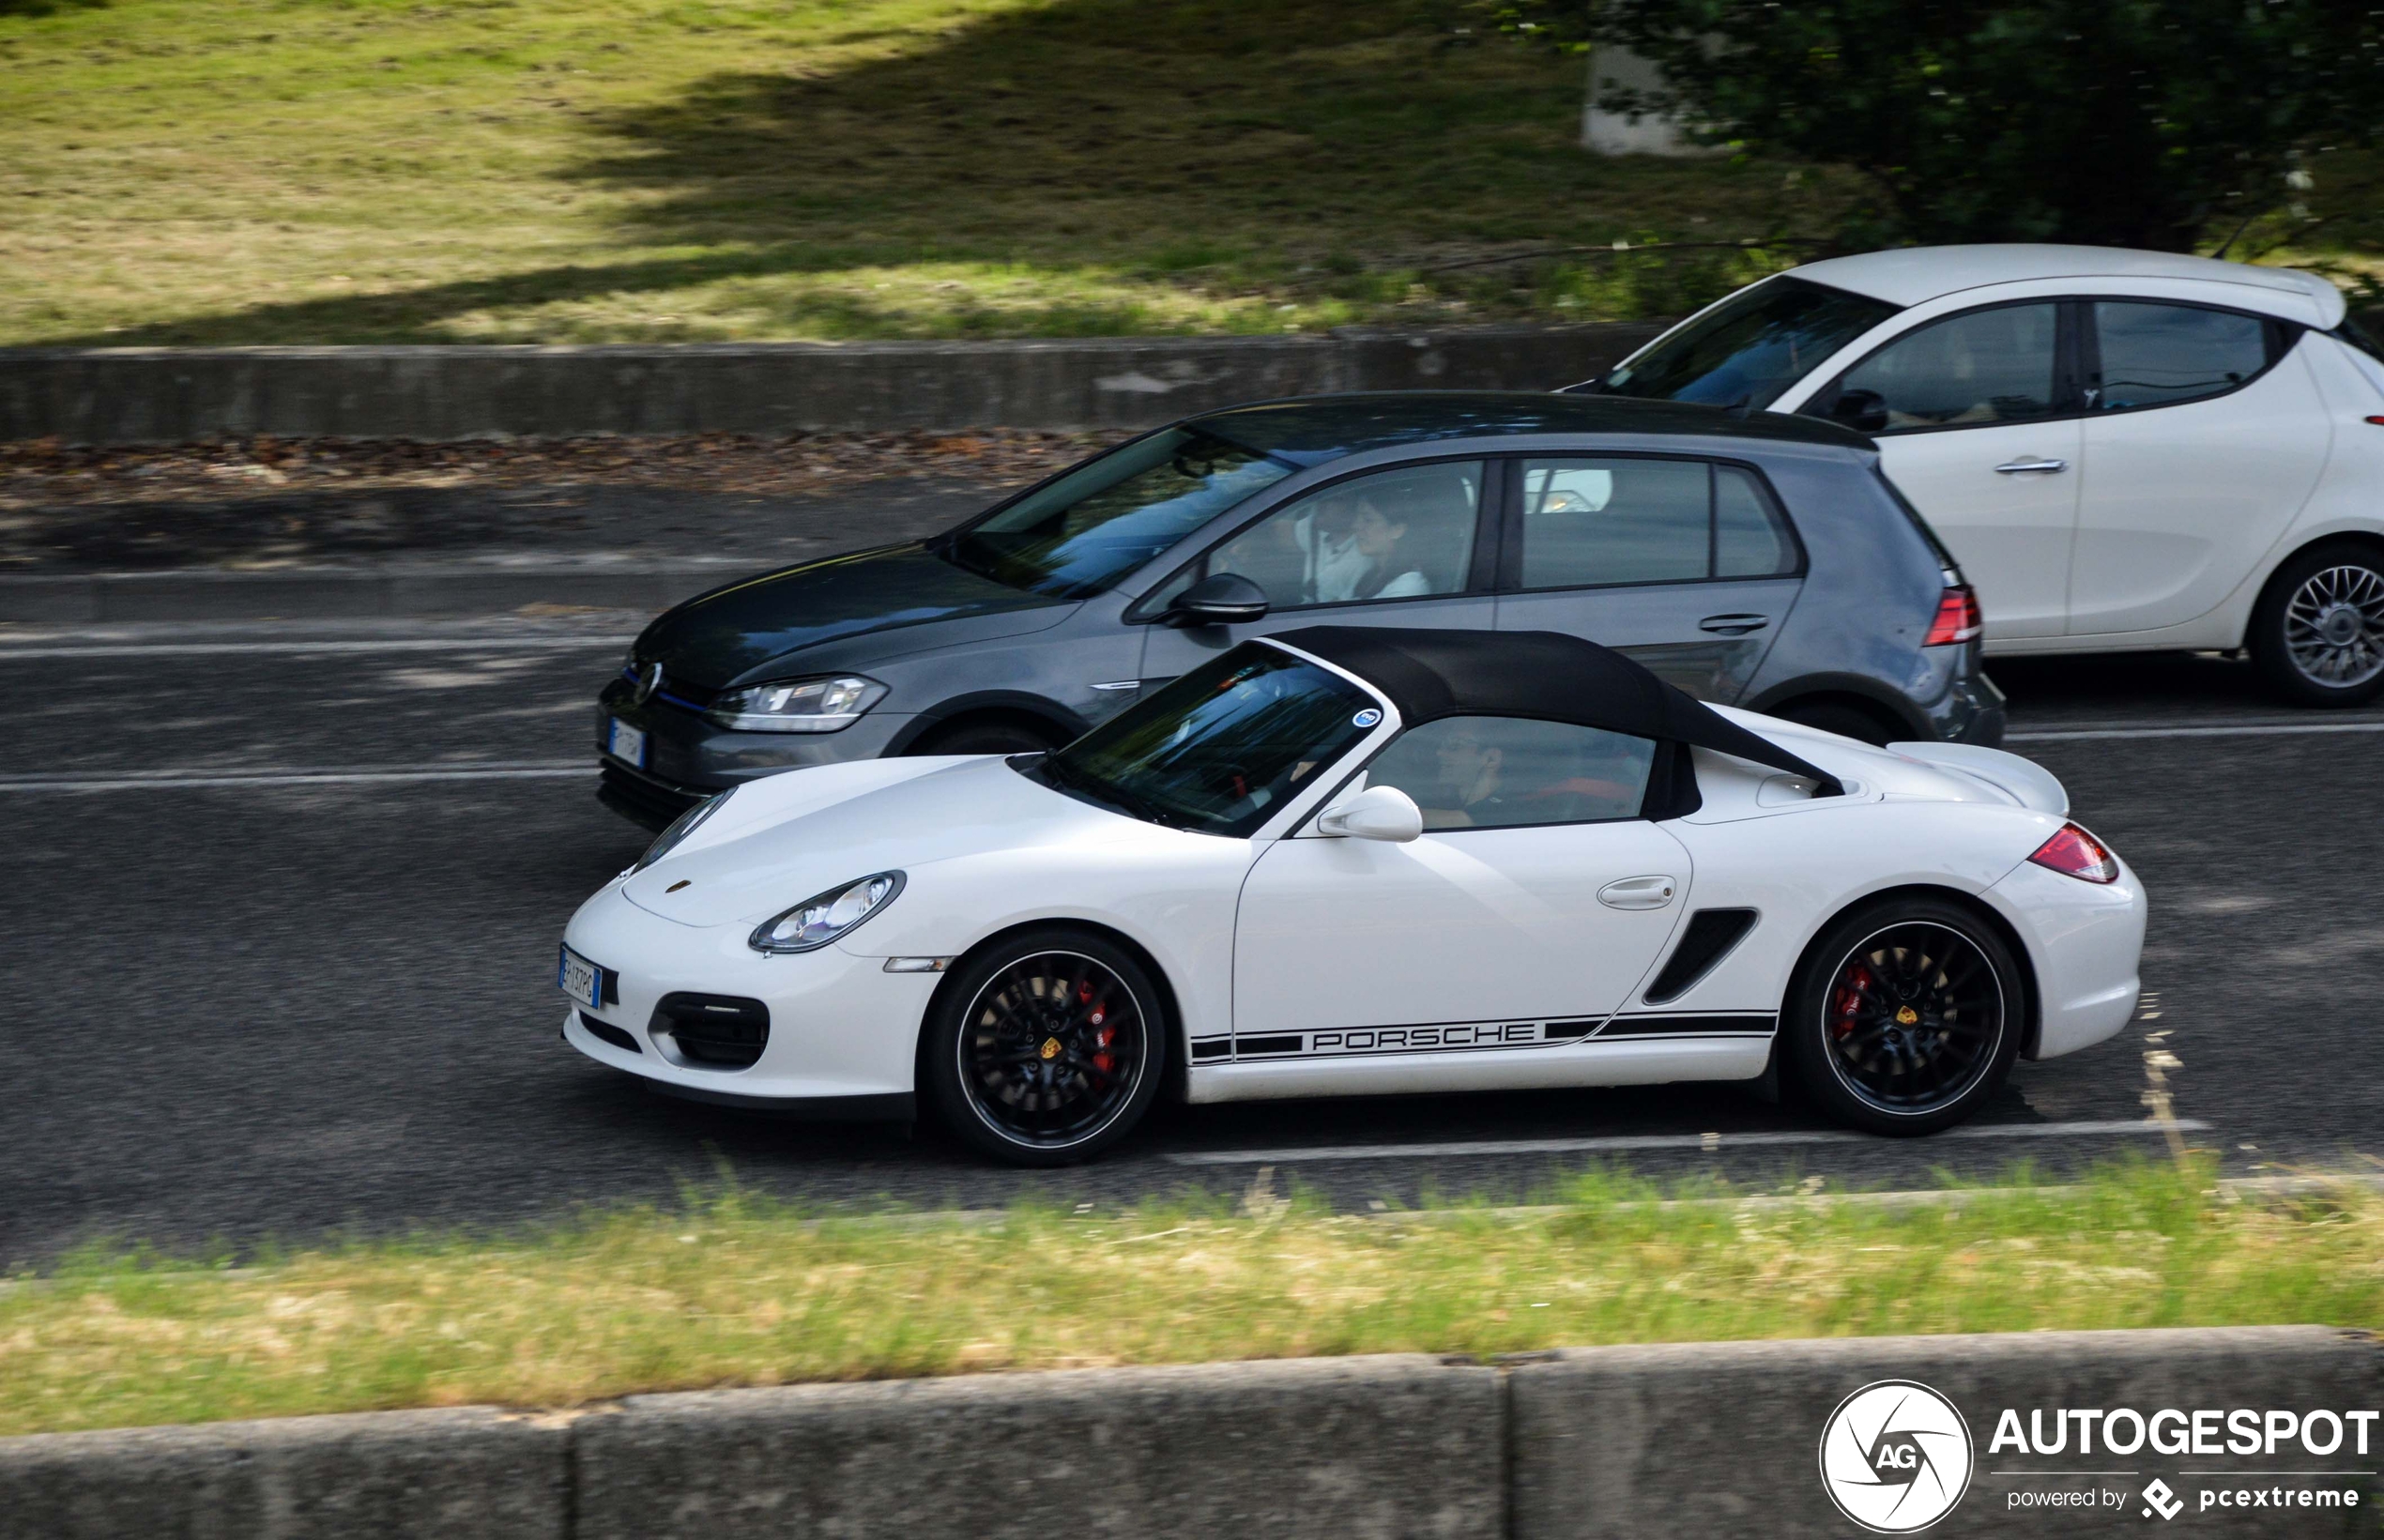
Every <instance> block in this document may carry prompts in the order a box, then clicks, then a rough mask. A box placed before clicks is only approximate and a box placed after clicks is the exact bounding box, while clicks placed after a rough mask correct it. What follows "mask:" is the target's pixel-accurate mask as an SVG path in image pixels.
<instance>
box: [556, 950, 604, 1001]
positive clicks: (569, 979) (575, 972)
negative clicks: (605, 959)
mask: <svg viewBox="0 0 2384 1540" xmlns="http://www.w3.org/2000/svg"><path fill="white" fill-rule="evenodd" d="M555 982H556V983H558V984H560V985H561V986H562V990H563V993H564V994H566V995H569V996H570V997H571V998H572V999H574V1000H577V1001H578V1002H579V1003H580V1004H581V1005H583V1006H585V1007H587V1008H588V1010H590V1011H593V1010H595V1009H596V1008H597V1007H599V1006H601V1005H603V1004H604V969H603V968H598V967H597V966H596V965H595V964H594V963H591V962H589V961H588V959H587V958H585V957H583V956H581V955H580V954H579V953H576V952H573V950H572V949H571V948H569V947H565V948H563V960H562V962H561V964H560V966H558V968H557V969H556V971H555Z"/></svg>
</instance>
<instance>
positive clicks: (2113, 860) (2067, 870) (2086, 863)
mask: <svg viewBox="0 0 2384 1540" xmlns="http://www.w3.org/2000/svg"><path fill="white" fill-rule="evenodd" d="M2028 859H2029V860H2030V861H2035V862H2036V863H2037V864H2038V865H2040V866H2042V867H2045V868H2047V869H2048V870H2051V871H2055V872H2058V873H2060V874H2061V875H2062V876H2063V877H2076V878H2077V879H2078V880H2079V881H2080V882H2117V881H2118V880H2119V858H2118V857H2117V856H2115V855H2113V854H2112V853H2111V852H2110V850H2109V849H2108V848H2106V847H2105V846H2103V843H2102V842H2101V840H2099V839H2096V838H2095V837H2094V836H2093V835H2092V834H2089V833H2087V832H2086V831H2085V830H2083V829H2081V828H2079V827H2078V826H2077V825H2076V824H2073V823H2065V824H2063V825H2062V826H2061V831H2060V832H2059V833H2057V834H2055V835H2054V836H2053V838H2051V839H2049V840H2047V841H2045V842H2044V843H2043V844H2042V845H2040V846H2037V853H2036V854H2035V855H2033V856H2030V857H2029V858H2028Z"/></svg>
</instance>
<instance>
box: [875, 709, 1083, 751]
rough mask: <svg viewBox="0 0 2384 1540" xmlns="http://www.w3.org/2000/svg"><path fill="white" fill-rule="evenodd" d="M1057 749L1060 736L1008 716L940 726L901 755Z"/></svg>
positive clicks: (923, 735)
mask: <svg viewBox="0 0 2384 1540" xmlns="http://www.w3.org/2000/svg"><path fill="white" fill-rule="evenodd" d="M1059 746H1060V745H1059V735H1058V734H1056V733H1050V732H1045V731H1043V730H1041V729H1038V728H1036V727H1033V726H1031V725H1029V724H1026V723H1024V722H1020V721H1017V720H1016V719H1015V718H1011V717H981V718H979V719H978V720H976V721H974V722H956V723H954V724H952V725H951V726H949V727H939V728H936V729H934V730H932V731H930V732H927V733H925V734H922V735H921V737H920V739H919V741H917V742H916V743H913V744H911V745H910V747H909V748H907V749H905V750H903V751H902V752H903V753H904V754H905V755H928V754H1040V753H1042V752H1043V751H1045V750H1047V749H1056V748H1058V747H1059Z"/></svg>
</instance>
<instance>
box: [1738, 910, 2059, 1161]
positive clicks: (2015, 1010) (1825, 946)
mask: <svg viewBox="0 0 2384 1540" xmlns="http://www.w3.org/2000/svg"><path fill="white" fill-rule="evenodd" d="M2024 1019H2025V995H2024V992H2023V986H2022V983H2021V977H2020V969H2019V966H2018V964H2017V963H2016V962H2015V961H2014V960H2013V958H2012V955H2011V952H2010V948H2009V947H2008V946H2006V945H2005V944H2004V942H2003V940H2002V939H2001V938H1999V937H1998V936H1997V935H1996V934H1995V933H1994V931H1993V930H1992V929H1990V928H1989V927H1988V926H1987V925H1986V924H1985V923H1983V922H1981V921H1980V920H1979V918H1978V917H1976V916H1975V915H1972V914H1971V913H1969V912H1968V911H1966V910H1964V908H1962V907H1960V906H1958V905H1954V904H1951V903H1947V902H1943V901H1939V900H1935V899H1927V898H1914V899H1891V900H1888V901H1887V902H1885V903H1881V904H1875V905H1871V906H1867V907H1865V908H1863V909H1861V910H1859V911H1857V912H1856V913H1855V914H1852V915H1849V916H1847V917H1846V918H1845V919H1844V920H1842V921H1841V922H1839V923H1838V924H1836V925H1834V926H1832V927H1831V928H1830V930H1829V933H1828V934H1827V935H1826V936H1825V937H1824V938H1823V939H1822V941H1821V942H1820V943H1818V944H1816V945H1815V947H1814V948H1813V950H1812V952H1811V953H1809V954H1808V955H1807V959H1806V964H1805V967H1804V968H1803V970H1802V971H1801V972H1800V974H1799V975H1798V978H1797V982H1796V987H1795V988H1794V990H1793V991H1792V992H1791V995H1790V1000H1789V1010H1788V1013H1787V1014H1786V1016H1785V1017H1784V1019H1783V1021H1782V1023H1781V1029H1782V1030H1783V1031H1784V1032H1785V1033H1786V1034H1787V1037H1786V1039H1785V1043H1784V1046H1785V1048H1786V1050H1787V1054H1788V1058H1789V1060H1790V1062H1791V1063H1793V1064H1794V1065H1795V1066H1796V1071H1797V1075H1798V1078H1799V1079H1800V1080H1801V1081H1802V1082H1803V1083H1804V1085H1805V1087H1806V1089H1807V1090H1810V1091H1811V1092H1812V1094H1813V1095H1814V1097H1815V1098H1816V1099H1817V1100H1819V1101H1820V1102H1821V1103H1822V1104H1823V1105H1825V1106H1826V1107H1828V1108H1829V1110H1830V1111H1831V1112H1833V1113H1835V1114H1836V1115H1837V1116H1838V1117H1839V1118H1840V1119H1841V1121H1845V1122H1848V1123H1851V1124H1853V1125H1854V1126H1856V1127H1857V1128H1861V1129H1866V1130H1868V1131H1870V1132H1872V1133H1875V1134H1931V1133H1934V1132H1936V1131H1937V1130H1939V1129H1942V1128H1946V1127H1948V1126H1950V1125H1952V1124H1953V1123H1956V1122H1959V1121H1962V1120H1963V1119H1964V1118H1967V1117H1968V1116H1970V1114H1971V1113H1972V1112H1973V1111H1975V1110H1977V1108H1978V1106H1979V1104H1980V1103H1982V1102H1984V1101H1985V1100H1986V1099H1987V1098H1988V1097H1990V1096H1992V1095H1994V1092H1995V1090H1997V1089H1999V1088H2000V1087H2001V1086H2002V1084H2003V1081H2004V1078H2005V1076H2007V1075H2009V1074H2010V1071H2011V1064H2012V1060H2014V1059H2016V1058H2017V1057H2018V1055H2019V1048H2020V1034H2021V1030H2022V1027H2023V1024H2024Z"/></svg>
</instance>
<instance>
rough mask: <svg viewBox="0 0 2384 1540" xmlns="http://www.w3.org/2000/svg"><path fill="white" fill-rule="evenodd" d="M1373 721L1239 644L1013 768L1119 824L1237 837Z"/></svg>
mask: <svg viewBox="0 0 2384 1540" xmlns="http://www.w3.org/2000/svg"><path fill="white" fill-rule="evenodd" d="M1382 720H1383V717H1382V711H1381V709H1380V708H1378V707H1377V706H1376V705H1375V703H1374V701H1373V699H1372V698H1371V697H1369V696H1368V694H1366V692H1365V691H1363V690H1360V689H1359V688H1358V687H1357V686H1356V685H1353V684H1352V683H1350V682H1349V681H1348V680H1347V679H1342V678H1341V677H1340V676H1338V675H1337V674H1334V673H1332V672H1330V671H1329V670H1326V669H1323V668H1320V667H1318V666H1317V665H1316V664H1314V663H1307V662H1304V661H1302V660H1301V659H1298V658H1294V657H1292V656H1291V654H1289V653H1286V652H1279V651H1277V650H1276V649H1275V648H1268V647H1259V646H1255V645H1251V644H1246V643H1245V645H1243V646H1241V647H1238V648H1234V649H1233V650H1232V651H1230V652H1228V653H1226V654H1225V655H1224V656H1223V657H1220V658H1217V659H1215V660H1214V661H1212V662H1210V663H1203V664H1201V665H1200V667H1198V668H1196V669H1193V670H1192V671H1191V672H1190V673H1188V674H1183V675H1179V676H1177V678H1176V679H1174V680H1173V681H1171V682H1170V683H1169V685H1168V686H1167V688H1165V689H1163V690H1161V691H1160V692H1159V693H1158V694H1154V695H1153V696H1152V697H1151V698H1150V699H1149V700H1146V701H1142V702H1139V703H1138V704H1137V705H1134V706H1130V707H1128V708H1127V709H1125V710H1123V711H1122V712H1120V713H1119V714H1118V715H1116V716H1114V717H1111V718H1110V719H1109V720H1108V722H1105V723H1103V724H1101V725H1100V726H1098V727H1095V728H1093V731H1091V732H1089V733H1087V734H1085V735H1084V736H1083V737H1082V738H1079V739H1077V740H1076V741H1075V742H1073V743H1071V744H1069V745H1068V746H1067V747H1066V748H1064V749H1061V750H1059V751H1057V752H1056V753H1053V754H1048V755H1044V756H1043V757H1042V758H1040V759H1037V760H1035V761H1033V762H1032V763H1031V764H1028V765H1027V766H1026V767H1025V770H1026V773H1027V774H1028V775H1030V776H1032V777H1033V778H1034V779H1035V780H1037V781H1040V782H1042V783H1043V784H1044V785H1047V786H1049V787H1051V788H1052V789H1053V790H1054V791H1061V792H1065V793H1066V794H1067V795H1069V796H1071V797H1075V798H1077V799H1078V800H1083V801H1088V802H1092V803H1094V804H1095V805H1097V806H1101V807H1107V808H1109V809H1111V810H1112V811H1115V812H1119V813H1123V814H1124V815H1126V816H1128V817H1132V818H1140V819H1142V820H1144V821H1145V822H1148V823H1157V824H1165V825H1167V826H1168V827H1169V828H1170V829H1184V830H1190V831H1193V832H1195V833H1200V834H1228V835H1234V836H1241V835H1245V834H1248V833H1250V832H1251V831H1254V830H1256V829H1257V828H1258V827H1259V825H1261V824H1262V823H1264V822H1265V821H1266V819H1267V816H1268V815H1269V814H1271V813H1273V812H1275V811H1276V809H1278V808H1280V807H1281V806H1282V805H1283V803H1284V801H1285V800H1287V799H1289V798H1291V797H1292V796H1295V795H1297V794H1298V793H1299V792H1301V791H1302V790H1305V789H1306V788H1307V786H1308V785H1310V784H1311V781H1312V779H1313V778H1314V777H1315V776H1316V775H1317V774H1318V773H1320V772H1321V771H1323V770H1327V769H1329V768H1330V767H1331V766H1332V764H1333V763H1334V761H1336V760H1337V759H1339V758H1340V757H1341V755H1344V754H1346V753H1348V752H1349V750H1350V748H1351V747H1352V745H1354V744H1355V743H1356V742H1357V741H1358V740H1361V739H1363V738H1364V737H1366V735H1367V734H1368V732H1369V731H1371V730H1372V729H1373V727H1374V726H1375V724H1378V723H1380V722H1381V721H1382Z"/></svg>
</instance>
